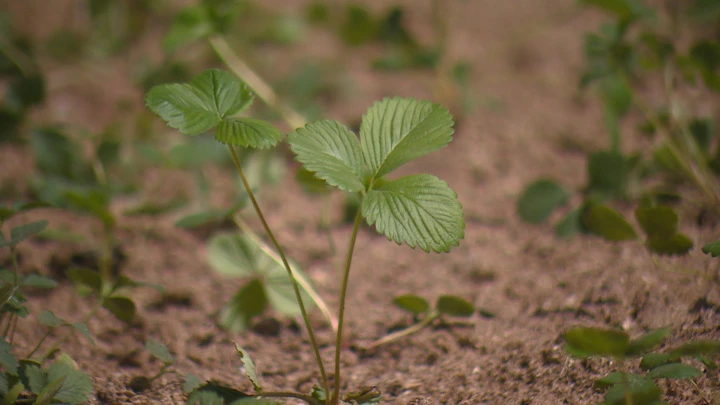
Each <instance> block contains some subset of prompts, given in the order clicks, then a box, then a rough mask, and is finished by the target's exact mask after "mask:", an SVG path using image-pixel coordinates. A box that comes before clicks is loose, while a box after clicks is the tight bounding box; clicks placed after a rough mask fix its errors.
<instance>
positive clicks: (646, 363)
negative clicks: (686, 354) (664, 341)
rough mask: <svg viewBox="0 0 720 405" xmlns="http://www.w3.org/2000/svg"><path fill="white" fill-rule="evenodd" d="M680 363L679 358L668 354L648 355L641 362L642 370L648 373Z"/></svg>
mask: <svg viewBox="0 0 720 405" xmlns="http://www.w3.org/2000/svg"><path fill="white" fill-rule="evenodd" d="M678 361H680V359H679V358H678V357H673V356H671V355H669V354H667V353H648V354H646V355H644V356H643V358H642V360H640V369H641V370H645V371H648V370H652V369H654V368H657V367H660V366H664V365H665V364H669V363H677V362H678Z"/></svg>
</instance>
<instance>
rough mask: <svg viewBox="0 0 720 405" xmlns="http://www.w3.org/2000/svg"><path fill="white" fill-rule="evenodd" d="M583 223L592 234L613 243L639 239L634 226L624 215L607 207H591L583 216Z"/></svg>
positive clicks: (597, 205) (596, 205)
mask: <svg viewBox="0 0 720 405" xmlns="http://www.w3.org/2000/svg"><path fill="white" fill-rule="evenodd" d="M583 223H584V224H585V226H586V227H587V229H588V230H589V231H590V232H592V233H594V234H595V235H598V236H601V237H603V238H605V239H607V240H609V241H612V242H619V241H624V240H631V239H636V238H637V234H636V233H635V230H634V229H633V227H632V225H630V224H629V223H628V222H627V221H626V220H625V218H623V217H622V215H620V214H619V213H617V212H616V211H614V210H613V209H612V208H610V207H607V206H605V205H600V204H595V205H592V206H590V207H589V208H588V209H587V210H586V211H585V213H584V215H583Z"/></svg>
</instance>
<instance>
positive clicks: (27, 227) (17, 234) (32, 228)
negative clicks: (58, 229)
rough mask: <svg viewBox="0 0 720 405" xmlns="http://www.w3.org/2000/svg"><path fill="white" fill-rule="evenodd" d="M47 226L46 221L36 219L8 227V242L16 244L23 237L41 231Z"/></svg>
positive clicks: (22, 239) (25, 237)
mask: <svg viewBox="0 0 720 405" xmlns="http://www.w3.org/2000/svg"><path fill="white" fill-rule="evenodd" d="M47 226H48V221H37V222H31V223H29V224H23V225H19V226H16V227H14V228H12V229H10V243H11V244H13V245H17V244H18V243H20V242H22V241H24V240H25V239H27V238H29V237H31V236H33V235H35V234H38V233H40V232H42V231H43V229H45V228H47Z"/></svg>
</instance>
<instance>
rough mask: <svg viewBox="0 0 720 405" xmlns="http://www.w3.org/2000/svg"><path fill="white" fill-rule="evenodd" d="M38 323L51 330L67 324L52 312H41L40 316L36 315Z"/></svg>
mask: <svg viewBox="0 0 720 405" xmlns="http://www.w3.org/2000/svg"><path fill="white" fill-rule="evenodd" d="M38 321H40V323H41V324H43V325H45V326H49V327H51V328H57V327H58V326H62V325H65V324H66V323H67V322H65V321H64V320H62V319H60V318H58V317H57V316H56V315H55V314H54V313H52V311H42V312H41V313H40V315H38Z"/></svg>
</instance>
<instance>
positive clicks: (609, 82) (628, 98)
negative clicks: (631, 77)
mask: <svg viewBox="0 0 720 405" xmlns="http://www.w3.org/2000/svg"><path fill="white" fill-rule="evenodd" d="M599 84H600V96H601V97H602V100H603V103H604V104H605V108H606V110H607V111H608V112H610V113H611V114H612V115H613V116H615V117H617V118H622V117H623V116H625V115H626V114H627V112H628V110H629V109H630V106H631V105H632V89H631V88H630V86H628V83H627V82H626V81H625V80H624V79H623V78H621V77H620V76H618V75H610V76H606V77H604V78H603V79H602V80H601V82H600V83H599Z"/></svg>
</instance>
